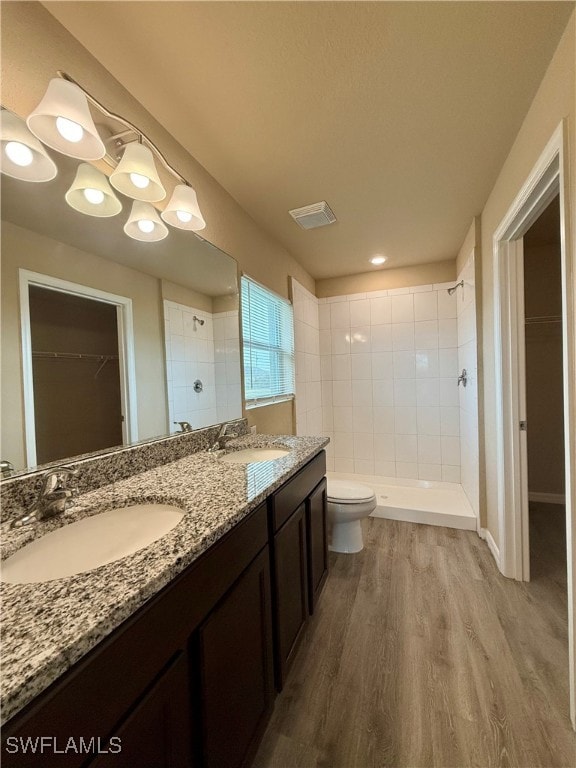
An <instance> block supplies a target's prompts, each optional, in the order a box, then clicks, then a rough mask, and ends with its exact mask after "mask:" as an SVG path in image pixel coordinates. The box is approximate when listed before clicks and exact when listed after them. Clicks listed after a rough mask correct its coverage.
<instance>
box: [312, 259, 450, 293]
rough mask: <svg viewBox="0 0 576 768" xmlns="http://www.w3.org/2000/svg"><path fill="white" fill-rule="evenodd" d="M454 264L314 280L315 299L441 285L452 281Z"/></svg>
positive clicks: (400, 268)
mask: <svg viewBox="0 0 576 768" xmlns="http://www.w3.org/2000/svg"><path fill="white" fill-rule="evenodd" d="M456 274H457V273H456V262H455V261H453V260H452V261H438V262H434V263H432V264H419V265H418V266H415V267H398V268H396V269H379V270H377V271H376V272H362V273H360V274H358V275H346V277H330V278H326V279H325V280H316V296H318V298H319V299H322V298H324V297H326V296H346V295H348V294H351V293H365V292H366V291H383V290H387V289H388V288H411V287H413V286H415V285H429V284H430V283H445V282H448V281H450V280H454V278H455V277H456Z"/></svg>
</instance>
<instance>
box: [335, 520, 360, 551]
mask: <svg viewBox="0 0 576 768" xmlns="http://www.w3.org/2000/svg"><path fill="white" fill-rule="evenodd" d="M328 549H329V550H330V551H331V552H342V553H344V554H349V555H351V554H353V553H354V552H360V551H361V550H362V549H364V541H363V539H362V526H361V525H360V520H351V521H350V522H347V523H333V525H332V540H331V542H330V544H329V546H328Z"/></svg>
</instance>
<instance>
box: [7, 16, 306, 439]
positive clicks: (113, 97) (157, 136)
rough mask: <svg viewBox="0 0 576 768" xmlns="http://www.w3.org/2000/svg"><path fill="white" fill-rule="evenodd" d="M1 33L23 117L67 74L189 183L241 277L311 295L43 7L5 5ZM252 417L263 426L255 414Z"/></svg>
mask: <svg viewBox="0 0 576 768" xmlns="http://www.w3.org/2000/svg"><path fill="white" fill-rule="evenodd" d="M1 34H2V61H1V64H2V70H1V75H2V103H3V105H4V106H5V107H7V108H8V109H11V110H13V111H14V112H16V113H17V114H19V115H21V116H25V115H27V114H29V112H30V111H31V110H32V109H33V108H34V107H35V106H36V105H37V104H38V102H39V101H40V99H41V98H42V96H43V93H44V91H45V89H46V86H47V84H48V81H49V80H50V78H52V77H54V76H55V73H56V71H57V70H59V69H60V70H64V71H65V72H67V73H68V74H70V75H71V76H72V77H73V78H74V79H75V80H77V81H78V82H79V83H80V84H81V85H82V86H83V87H84V88H86V90H87V91H89V92H90V93H92V94H93V95H94V96H95V97H96V98H97V99H98V100H99V101H101V102H102V103H103V104H104V105H105V106H106V107H107V108H108V109H110V110H111V111H113V112H117V113H118V114H120V115H122V116H123V117H125V118H126V119H127V120H129V121H131V122H133V123H134V124H135V125H137V126H138V127H139V128H140V129H141V130H143V131H144V132H145V133H146V134H147V135H148V136H149V137H150V139H151V140H152V141H154V142H155V143H156V144H157V145H158V146H159V147H160V148H161V150H162V151H163V152H164V154H165V155H166V157H167V158H168V160H169V161H170V162H171V163H172V164H173V165H174V166H175V167H176V168H177V169H178V171H179V172H180V173H181V174H182V175H183V176H184V177H185V178H187V179H188V181H190V183H191V184H192V185H193V186H194V188H195V189H196V192H197V194H198V200H199V202H200V205H201V207H202V212H203V214H204V218H205V219H206V222H207V226H206V229H205V230H203V232H202V236H203V237H204V238H206V239H207V240H208V241H209V242H211V243H213V244H214V245H216V246H217V247H218V248H220V249H221V250H223V251H225V252H226V253H228V254H230V255H231V256H233V257H234V258H235V259H236V260H237V262H238V264H239V266H240V269H241V270H242V271H243V272H246V273H247V274H249V275H251V276H252V277H254V278H255V279H256V280H258V281H259V282H261V283H263V284H264V285H267V286H268V287H270V288H271V289H272V290H274V291H276V292H277V293H279V294H280V295H282V296H285V297H288V282H289V281H288V277H289V275H293V276H294V277H296V278H297V279H298V280H299V281H300V282H301V283H302V284H303V285H304V286H306V287H307V288H308V289H309V290H311V291H313V290H314V280H313V279H312V278H311V277H310V275H309V274H308V273H307V272H306V271H305V270H304V269H303V268H302V267H301V266H300V264H298V263H297V262H296V261H295V259H294V258H293V257H292V256H291V255H290V254H289V253H288V251H286V250H285V249H284V248H283V247H282V246H281V245H279V244H278V243H277V242H276V241H275V240H273V239H272V238H271V237H270V236H269V235H268V234H267V233H266V232H265V231H263V230H262V229H260V228H259V227H258V225H257V224H256V223H255V222H254V221H253V220H252V219H251V218H250V217H249V216H248V214H246V213H245V211H244V210H243V209H242V208H240V206H239V205H238V204H237V203H236V201H235V200H234V199H233V198H232V197H231V196H230V195H229V194H228V193H227V192H226V190H225V189H223V187H221V186H220V185H219V184H218V183H217V182H216V180H215V179H213V178H212V177H211V176H210V175H209V174H208V173H207V171H206V170H205V169H204V168H203V167H202V166H201V165H200V164H199V163H198V162H197V161H196V160H195V159H194V158H193V157H192V156H191V155H190V154H189V153H188V152H186V151H185V150H184V149H183V147H182V146H181V145H180V144H178V143H177V142H176V140H175V139H174V138H173V137H172V136H171V135H170V134H169V133H168V132H167V131H166V130H165V129H164V128H163V127H162V125H161V124H160V123H159V122H158V121H157V120H156V119H154V117H152V115H150V114H149V113H148V112H147V111H146V110H145V109H144V108H143V107H142V106H141V105H140V104H139V102H137V101H136V100H135V99H134V98H133V97H132V96H131V95H130V93H129V92H128V91H127V90H126V89H125V88H123V87H122V85H121V84H120V83H118V82H117V81H116V80H114V78H113V77H112V76H111V75H110V74H109V73H108V72H107V70H106V69H104V67H102V66H101V65H100V64H99V63H98V61H96V59H94V58H93V57H92V56H91V55H90V54H89V53H88V52H87V51H86V49H85V48H83V46H81V45H80V43H79V42H78V41H77V40H76V39H75V38H74V37H72V35H70V34H69V32H68V31H67V30H66V29H64V27H62V26H61V25H60V24H59V23H58V22H57V21H56V20H55V18H54V17H53V16H52V15H51V14H50V13H48V12H47V11H46V10H45V9H44V8H43V7H42V6H41V5H39V4H38V3H36V2H10V3H3V4H2V30H1ZM274 407H276V406H271V408H274ZM278 407H279V406H278ZM280 413H283V411H282V410H281V411H280ZM253 414H254V415H253V418H254V419H255V420H256V421H258V415H257V412H254V411H253ZM259 429H260V427H259ZM261 431H264V430H263V429H262V430H261ZM290 431H292V429H291V430H290Z"/></svg>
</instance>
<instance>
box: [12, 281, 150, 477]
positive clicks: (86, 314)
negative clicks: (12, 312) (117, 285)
mask: <svg viewBox="0 0 576 768" xmlns="http://www.w3.org/2000/svg"><path fill="white" fill-rule="evenodd" d="M20 305H21V327H22V364H23V384H24V387H23V389H24V420H25V433H26V459H27V464H28V466H31V467H32V466H36V465H37V464H43V463H48V462H53V461H61V460H65V459H69V458H71V457H72V456H79V455H82V454H85V453H93V452H95V451H100V450H104V449H106V448H112V447H115V446H121V445H127V444H129V443H131V442H134V441H135V440H137V439H138V435H137V429H136V423H137V421H136V386H135V383H136V377H135V366H134V345H133V332H132V302H131V299H128V298H125V297H123V296H116V295H114V294H109V293H105V292H103V291H98V290H96V289H92V288H90V287H88V286H83V285H79V284H76V283H70V282H68V281H64V280H60V279H59V278H54V277H51V276H49V275H41V274H38V273H34V272H29V271H27V270H20Z"/></svg>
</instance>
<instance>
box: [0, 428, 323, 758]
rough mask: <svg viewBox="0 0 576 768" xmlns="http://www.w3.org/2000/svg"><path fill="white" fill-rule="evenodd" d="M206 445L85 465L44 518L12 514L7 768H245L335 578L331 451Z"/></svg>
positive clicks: (7, 544)
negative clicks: (331, 572)
mask: <svg viewBox="0 0 576 768" xmlns="http://www.w3.org/2000/svg"><path fill="white" fill-rule="evenodd" d="M204 433H206V434H205V435H204ZM210 439H211V434H210V429H206V430H200V431H198V432H197V433H192V435H184V436H181V437H180V436H174V437H172V438H168V439H167V440H166V441H164V443H165V444H163V445H161V446H158V445H155V446H153V448H151V449H150V450H149V453H150V456H151V454H152V453H153V452H155V453H154V456H153V457H152V458H150V457H148V458H146V457H147V456H148V454H145V453H144V451H145V450H146V449H143V450H141V451H140V453H139V454H138V453H137V452H136V453H131V451H133V449H128V450H126V451H123V452H120V453H119V454H118V456H119V457H120V459H119V461H120V463H121V465H122V470H121V471H116V475H115V476H114V474H112V475H110V474H109V473H110V471H113V470H114V461H113V459H111V457H110V456H108V457H106V460H105V461H106V462H107V464H106V466H105V467H104V468H100V471H101V472H103V473H104V474H105V475H106V478H107V479H108V480H112V481H110V482H107V483H105V484H103V480H102V478H99V477H98V467H95V466H93V464H90V466H86V467H84V473H85V476H86V477H90V478H91V480H90V482H89V483H88V485H87V486H86V485H85V486H84V487H82V486H81V488H80V490H81V493H80V494H79V495H78V496H77V497H76V498H75V500H74V504H73V505H72V506H70V507H69V508H68V509H67V510H66V511H65V512H64V514H63V515H62V516H60V517H58V518H52V519H49V520H47V521H46V522H38V523H35V524H32V525H27V526H18V525H16V526H14V525H13V522H14V520H15V519H17V518H18V514H17V512H18V510H16V509H13V510H11V511H10V510H9V514H8V515H7V516H6V506H7V505H6V504H5V505H4V515H5V520H4V522H3V524H2V526H3V551H2V556H3V557H2V560H3V565H4V569H3V577H2V599H3V625H2V633H3V639H2V649H3V650H2V653H3V691H2V716H3V719H4V721H5V722H4V726H3V735H2V759H3V762H4V765H6V766H42V768H49V767H50V766H52V765H65V766H94V767H97V768H106V767H107V766H117V767H118V768H124V767H125V768H135V767H136V766H138V768H147V767H149V768H162V767H163V766H166V767H168V766H170V767H171V768H180V767H182V768H188V767H189V766H195V767H198V768H200V766H206V767H207V768H208V767H211V766H214V768H216V766H217V767H218V768H228V767H230V768H232V767H236V766H238V767H239V766H248V765H249V764H250V762H251V760H252V758H253V756H254V754H255V751H256V748H257V746H258V743H259V740H260V738H261V735H262V733H263V731H264V728H265V726H266V723H267V721H268V719H269V716H270V714H271V711H272V707H273V703H274V697H275V693H276V692H277V691H279V690H281V689H282V687H283V685H284V683H285V680H286V676H287V674H288V671H289V668H290V664H291V662H292V659H293V657H294V652H295V649H296V647H297V644H298V640H299V638H300V637H301V635H302V630H303V628H304V626H305V623H306V621H307V618H308V616H309V615H310V614H311V613H312V612H313V611H314V609H315V606H316V604H317V600H318V596H319V593H320V591H321V589H322V586H323V584H324V581H325V579H326V576H327V562H328V561H327V546H326V481H325V478H324V475H325V454H324V451H323V450H322V449H323V447H324V446H325V445H326V443H327V440H326V439H325V438H308V437H307V438H302V437H280V438H278V437H269V436H268V437H267V436H262V435H254V436H252V435H248V436H243V437H240V438H238V439H235V440H232V441H231V442H230V443H229V444H228V447H227V451H226V453H225V454H223V455H222V453H221V452H219V453H210V452H208V451H206V450H204V449H203V448H205V446H206V444H208V443H209V442H210ZM174 448H177V450H172V449H174ZM137 450H138V449H136V451H137ZM191 451H193V452H191ZM143 457H144V458H143ZM147 465H148V466H147ZM75 469H76V471H77V473H78V479H79V481H80V480H81V478H82V476H83V464H82V462H77V463H76V464H75ZM17 482H18V479H17V478H15V479H14V480H11V481H8V483H17ZM6 485H7V483H4V484H3V486H6ZM91 486H92V487H91ZM15 488H16V486H13V488H12V489H11V490H12V491H14V489H15ZM2 490H3V492H4V491H5V487H3V489H2ZM9 495H10V494H8V496H9ZM16 496H17V494H16V495H15V494H14V493H12V499H13V498H15V497H16ZM8 506H10V504H8ZM20 512H21V510H20ZM41 737H45V739H46V741H44V742H41V741H39V739H40V738H41ZM28 738H31V739H32V740H34V739H36V742H34V741H33V742H29V744H30V743H32V744H35V745H36V749H35V750H32V749H31V748H30V747H29V748H27V749H24V748H23V745H24V743H25V741H26V739H28ZM42 744H43V745H44V747H43V748H42V750H40V746H42ZM39 745H40V746H39ZM67 747H68V748H67ZM40 751H41V753H40Z"/></svg>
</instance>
